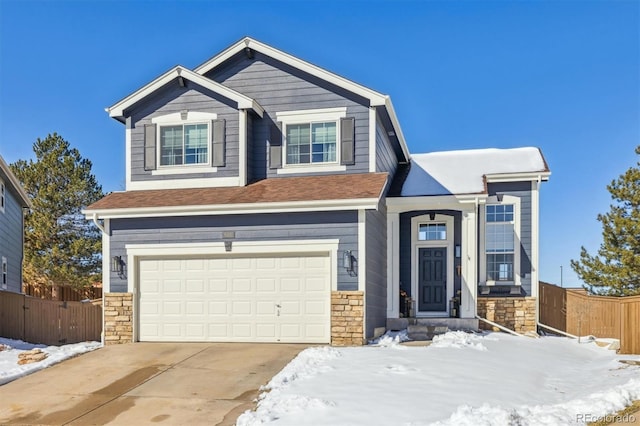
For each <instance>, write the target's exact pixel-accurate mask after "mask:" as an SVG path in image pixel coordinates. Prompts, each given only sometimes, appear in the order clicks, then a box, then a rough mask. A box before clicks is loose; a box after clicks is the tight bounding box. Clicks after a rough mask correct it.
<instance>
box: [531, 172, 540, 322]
mask: <svg viewBox="0 0 640 426" xmlns="http://www.w3.org/2000/svg"><path fill="white" fill-rule="evenodd" d="M539 259H540V181H532V182H531V297H538V286H539V280H540V275H539V272H538V267H539V262H540V260H539ZM537 312H538V310H537V309H536V316H537Z"/></svg>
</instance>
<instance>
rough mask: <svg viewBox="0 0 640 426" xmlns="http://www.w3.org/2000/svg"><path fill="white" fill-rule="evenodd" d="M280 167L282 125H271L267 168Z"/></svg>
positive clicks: (279, 123) (278, 123)
mask: <svg viewBox="0 0 640 426" xmlns="http://www.w3.org/2000/svg"><path fill="white" fill-rule="evenodd" d="M281 167H282V123H281V122H277V123H273V125H272V126H271V135H270V136H269V168H270V169H279V168H281Z"/></svg>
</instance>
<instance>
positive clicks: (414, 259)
mask: <svg viewBox="0 0 640 426" xmlns="http://www.w3.org/2000/svg"><path fill="white" fill-rule="evenodd" d="M430 216H431V215H430V214H424V215H420V216H414V217H412V218H411V295H412V296H411V297H412V298H413V300H415V301H416V306H415V315H416V316H417V317H418V316H422V317H425V316H448V315H449V300H451V298H452V297H453V287H454V277H455V275H454V257H455V253H454V250H453V233H454V218H453V216H448V215H443V214H436V215H435V217H434V219H433V220H431V217H430ZM421 223H427V224H429V223H444V224H445V225H446V228H447V231H446V232H447V239H446V240H418V226H419V225H420V224H421ZM425 247H433V248H437V247H443V248H446V249H447V284H446V285H447V298H446V300H445V310H444V311H438V312H432V311H424V312H421V311H420V310H419V307H420V303H419V302H418V297H419V294H420V293H419V288H418V284H419V283H418V270H419V267H420V265H419V257H418V251H419V250H420V249H421V248H425Z"/></svg>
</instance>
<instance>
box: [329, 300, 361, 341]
mask: <svg viewBox="0 0 640 426" xmlns="http://www.w3.org/2000/svg"><path fill="white" fill-rule="evenodd" d="M363 343H364V292H362V291H333V292H331V345H332V346H362V344H363Z"/></svg>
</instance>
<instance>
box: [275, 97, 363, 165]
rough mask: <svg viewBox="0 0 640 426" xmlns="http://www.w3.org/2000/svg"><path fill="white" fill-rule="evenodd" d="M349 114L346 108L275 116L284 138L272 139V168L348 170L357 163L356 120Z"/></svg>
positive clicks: (290, 112) (281, 113)
mask: <svg viewBox="0 0 640 426" xmlns="http://www.w3.org/2000/svg"><path fill="white" fill-rule="evenodd" d="M346 114H347V108H346V107H340V108H324V109H312V110H301V111H284V112H278V113H276V120H277V121H278V124H279V126H280V127H281V129H280V131H281V137H272V139H271V140H270V150H269V155H270V168H277V169H278V173H298V172H315V171H344V170H346V167H345V165H346V164H353V163H354V161H355V156H354V154H355V148H354V140H355V138H354V120H353V118H346ZM278 139H281V140H278Z"/></svg>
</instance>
